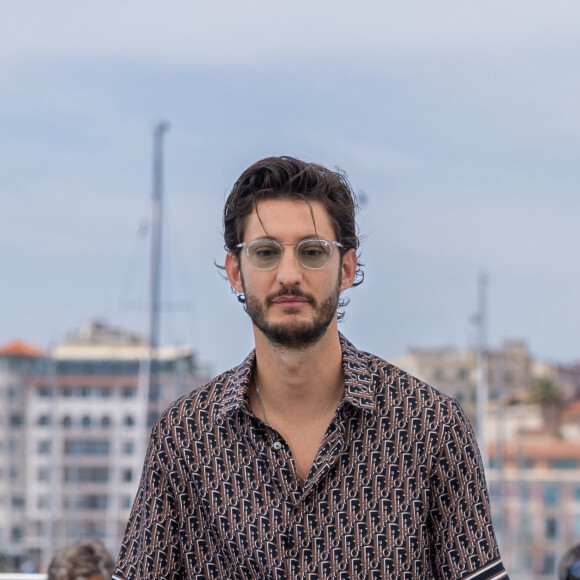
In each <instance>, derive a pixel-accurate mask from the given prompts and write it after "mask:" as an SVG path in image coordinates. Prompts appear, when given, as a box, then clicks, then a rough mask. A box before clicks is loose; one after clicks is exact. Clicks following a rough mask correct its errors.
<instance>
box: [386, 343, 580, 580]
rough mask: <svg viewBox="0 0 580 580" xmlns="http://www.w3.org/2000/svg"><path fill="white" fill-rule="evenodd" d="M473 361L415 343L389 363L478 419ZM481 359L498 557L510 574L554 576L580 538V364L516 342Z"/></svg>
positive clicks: (472, 355)
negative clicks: (536, 354) (540, 354)
mask: <svg viewBox="0 0 580 580" xmlns="http://www.w3.org/2000/svg"><path fill="white" fill-rule="evenodd" d="M477 360H478V357H477V352H476V351H475V350H464V351H462V350H457V349H452V348H441V349H416V348H414V349H410V350H409V351H408V353H407V354H406V355H404V356H402V357H398V358H397V359H394V360H393V362H395V364H397V365H399V366H401V367H402V368H404V369H405V370H407V371H409V372H410V373H411V374H413V375H415V376H417V377H418V378H420V379H422V380H424V381H426V382H427V383H429V384H431V385H433V386H434V387H436V388H438V389H439V390H441V391H442V392H444V393H447V394H449V395H451V396H453V397H455V398H457V399H458V400H459V402H460V403H461V404H462V406H463V407H464V409H465V410H466V412H467V414H468V415H469V418H470V420H471V421H472V422H473V423H475V417H476V380H477ZM486 361H487V365H486V366H487V373H486V377H485V378H486V380H487V386H488V393H489V400H488V404H487V413H486V416H485V422H484V434H485V441H486V447H487V448H486V450H485V451H486V453H485V456H486V457H487V459H488V465H487V470H486V477H487V480H488V484H489V491H490V496H491V505H492V515H493V520H494V526H495V530H496V533H497V535H498V541H499V543H500V549H501V552H502V557H503V559H504V562H505V564H506V567H507V569H508V571H509V573H510V578H511V579H512V580H518V579H521V580H524V579H525V580H553V579H554V578H555V577H556V575H555V574H556V566H557V563H558V561H559V560H560V558H561V557H562V556H563V554H564V553H565V552H566V550H567V549H568V548H569V547H570V546H572V545H574V544H577V543H578V542H580V368H579V367H580V365H578V364H573V365H569V366H566V365H561V364H554V363H550V362H546V361H538V360H534V359H533V357H532V356H531V355H530V354H529V351H528V348H527V345H526V343H525V342H523V341H519V340H518V341H506V342H505V343H504V344H503V345H502V346H501V347H500V348H498V349H492V350H489V351H488V352H487V353H486ZM482 451H483V450H482Z"/></svg>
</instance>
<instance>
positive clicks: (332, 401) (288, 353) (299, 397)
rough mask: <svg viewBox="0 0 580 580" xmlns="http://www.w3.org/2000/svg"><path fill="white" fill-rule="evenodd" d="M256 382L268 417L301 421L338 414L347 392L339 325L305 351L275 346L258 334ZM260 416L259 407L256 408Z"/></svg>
mask: <svg viewBox="0 0 580 580" xmlns="http://www.w3.org/2000/svg"><path fill="white" fill-rule="evenodd" d="M254 335H255V339H256V379H257V381H258V384H259V385H260V392H261V396H262V399H263V402H264V405H265V407H266V409H267V413H268V417H269V418H270V417H272V418H275V417H286V418H288V419H290V418H294V419H296V420H299V419H300V418H303V419H305V420H308V418H309V417H312V416H316V415H317V414H318V413H321V412H325V411H326V410H327V409H332V410H334V409H335V408H336V405H337V404H338V402H339V401H340V398H341V397H342V394H343V392H344V376H343V370H342V352H341V348H340V340H339V337H338V329H337V327H336V323H334V324H331V325H330V327H329V328H328V330H327V332H326V333H325V334H324V336H323V337H322V338H321V339H320V340H319V341H317V342H316V343H315V344H312V345H310V346H308V347H307V348H304V349H288V348H283V347H280V346H278V345H275V344H272V343H271V342H270V341H269V340H268V339H266V337H265V336H264V335H263V334H262V333H261V332H260V331H259V330H258V329H254ZM254 410H255V411H257V412H258V413H259V412H260V411H259V407H258V408H254Z"/></svg>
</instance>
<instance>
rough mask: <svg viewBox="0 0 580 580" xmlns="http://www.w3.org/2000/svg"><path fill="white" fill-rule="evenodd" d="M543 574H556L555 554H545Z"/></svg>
mask: <svg viewBox="0 0 580 580" xmlns="http://www.w3.org/2000/svg"><path fill="white" fill-rule="evenodd" d="M542 574H546V575H548V574H549V575H550V576H554V577H555V574H556V556H555V555H554V554H546V555H545V556H544V560H543V565H542Z"/></svg>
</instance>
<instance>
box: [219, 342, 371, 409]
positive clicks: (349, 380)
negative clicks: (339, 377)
mask: <svg viewBox="0 0 580 580" xmlns="http://www.w3.org/2000/svg"><path fill="white" fill-rule="evenodd" d="M339 338H340V347H341V350H342V367H343V371H344V400H345V401H346V402H347V403H349V404H351V405H353V406H354V407H359V408H360V409H363V410H365V411H370V412H376V384H377V377H376V374H375V373H373V372H372V368H371V365H370V360H369V359H370V357H371V355H369V354H368V353H366V352H363V351H360V350H358V349H357V348H355V347H354V345H353V344H351V343H350V342H349V341H348V340H347V339H346V338H345V337H344V336H343V335H342V334H340V333H339ZM255 365H256V351H255V350H253V351H252V352H251V353H250V354H249V355H248V356H247V357H246V359H245V360H244V362H242V363H241V364H240V365H238V366H237V367H234V368H233V369H232V370H231V371H230V372H229V377H228V378H227V379H226V380H227V385H226V388H225V389H224V395H223V398H222V401H221V405H220V409H219V411H218V412H219V413H221V414H231V413H234V412H235V411H237V410H239V409H242V408H246V409H248V408H249V392H250V386H251V383H252V378H253V376H254V367H255Z"/></svg>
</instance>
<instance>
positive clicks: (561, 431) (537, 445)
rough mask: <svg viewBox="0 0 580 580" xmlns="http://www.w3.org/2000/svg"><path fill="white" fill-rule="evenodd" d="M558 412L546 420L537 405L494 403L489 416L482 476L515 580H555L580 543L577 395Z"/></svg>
mask: <svg viewBox="0 0 580 580" xmlns="http://www.w3.org/2000/svg"><path fill="white" fill-rule="evenodd" d="M558 412H559V420H558V421H557V422H556V423H550V425H546V423H545V420H544V419H545V413H543V412H542V409H541V407H539V406H537V405H526V404H523V403H520V404H514V405H510V406H508V407H505V408H503V409H500V408H499V404H496V405H495V406H494V408H492V409H491V412H490V415H489V417H488V422H487V429H488V432H489V438H490V446H489V458H490V462H489V467H488V470H487V479H488V482H489V488H490V495H491V501H492V507H493V517H494V523H495V526H496V530H497V533H498V536H499V538H500V544H501V549H502V555H503V557H504V560H505V562H506V563H507V565H508V566H509V570H510V573H511V574H510V577H511V578H512V580H513V579H515V580H517V579H518V578H521V579H523V578H526V579H530V580H548V579H550V580H552V579H553V578H555V577H556V566H557V563H558V562H559V560H560V558H561V557H562V556H563V554H564V553H565V552H566V550H567V549H568V548H570V547H571V546H573V545H575V544H578V543H580V399H576V400H573V401H571V402H569V403H567V404H565V405H563V406H562V407H561V408H560V409H559V410H558Z"/></svg>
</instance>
